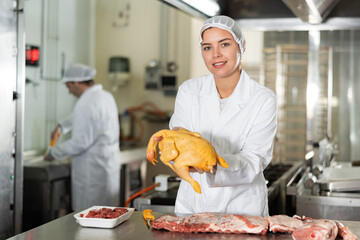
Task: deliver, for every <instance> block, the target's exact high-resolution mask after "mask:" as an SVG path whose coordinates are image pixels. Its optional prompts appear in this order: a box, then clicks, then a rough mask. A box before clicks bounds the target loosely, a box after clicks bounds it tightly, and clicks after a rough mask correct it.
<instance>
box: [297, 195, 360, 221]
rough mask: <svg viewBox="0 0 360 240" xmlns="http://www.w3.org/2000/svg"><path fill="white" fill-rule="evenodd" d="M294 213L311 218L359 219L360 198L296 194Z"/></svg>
mask: <svg viewBox="0 0 360 240" xmlns="http://www.w3.org/2000/svg"><path fill="white" fill-rule="evenodd" d="M296 214H298V215H299V216H303V215H304V216H307V217H312V218H328V219H337V220H352V221H360V199H359V198H349V197H327V196H312V195H308V194H303V195H298V196H297V197H296Z"/></svg>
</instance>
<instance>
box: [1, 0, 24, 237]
mask: <svg viewBox="0 0 360 240" xmlns="http://www.w3.org/2000/svg"><path fill="white" fill-rule="evenodd" d="M16 4H17V1H15V0H6V1H0V53H1V54H0V73H1V81H0V109H1V114H0V216H1V217H0V239H5V238H7V237H9V236H11V235H12V234H13V231H14V229H13V228H14V225H13V220H14V219H13V210H11V209H14V207H13V203H14V199H13V196H14V175H15V172H14V161H13V157H12V153H13V150H14V132H15V124H14V122H15V105H14V103H13V100H12V99H13V91H14V90H15V88H16V77H17V76H16V64H17V62H16V60H17V58H16V57H17V50H18V49H17V43H16V41H17V33H16V24H17V21H16V20H17V19H16V12H15V11H14V9H15V8H16ZM23 61H24V64H25V59H24V60H23ZM15 177H16V176H15Z"/></svg>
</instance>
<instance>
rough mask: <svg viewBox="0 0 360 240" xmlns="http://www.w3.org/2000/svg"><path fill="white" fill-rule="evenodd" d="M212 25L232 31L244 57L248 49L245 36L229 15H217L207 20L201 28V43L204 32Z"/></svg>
mask: <svg viewBox="0 0 360 240" xmlns="http://www.w3.org/2000/svg"><path fill="white" fill-rule="evenodd" d="M211 27H217V28H221V29H223V30H226V31H228V32H229V33H231V35H232V36H233V37H234V39H235V41H236V42H237V44H238V45H239V47H240V55H241V56H240V57H242V55H243V54H244V52H245V49H246V42H245V37H244V35H243V33H242V32H241V29H240V26H239V25H238V24H237V23H236V22H235V21H234V20H233V19H232V18H230V17H227V16H215V17H212V18H209V19H208V20H206V21H205V23H204V24H203V25H202V27H201V29H200V45H201V43H202V41H203V40H202V34H203V32H204V31H205V30H206V29H208V28H211Z"/></svg>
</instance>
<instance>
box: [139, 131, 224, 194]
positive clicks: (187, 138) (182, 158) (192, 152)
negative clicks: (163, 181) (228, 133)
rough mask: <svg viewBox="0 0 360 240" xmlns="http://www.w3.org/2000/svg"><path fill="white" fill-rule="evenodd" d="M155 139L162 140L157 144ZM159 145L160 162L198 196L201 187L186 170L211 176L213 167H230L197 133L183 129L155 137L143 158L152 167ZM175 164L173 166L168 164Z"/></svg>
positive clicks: (157, 133)
mask: <svg viewBox="0 0 360 240" xmlns="http://www.w3.org/2000/svg"><path fill="white" fill-rule="evenodd" d="M158 139H161V140H160V141H158ZM158 143H159V150H160V153H161V155H160V160H161V161H162V162H163V163H164V164H165V165H167V166H169V167H170V168H171V169H172V170H174V172H175V173H176V174H177V175H178V176H179V177H181V178H182V179H184V180H185V181H187V182H189V183H190V184H191V185H192V187H193V188H194V190H195V191H196V192H197V193H201V188H200V185H199V183H198V182H197V181H195V180H194V179H193V178H192V177H191V176H190V173H189V167H194V168H197V169H201V170H203V171H210V172H211V173H212V172H213V167H214V166H215V165H216V164H217V163H219V165H220V166H221V167H224V168H227V167H229V166H228V165H227V163H226V162H225V160H224V159H223V158H222V157H220V156H219V155H218V154H217V153H216V151H215V149H214V147H213V146H212V145H211V144H210V143H209V142H208V141H207V140H205V139H204V138H202V137H201V135H200V134H199V133H196V132H190V131H187V130H185V129H179V130H167V129H163V130H160V131H158V132H156V133H154V134H153V135H152V136H151V138H150V140H149V144H148V146H147V150H146V157H147V159H148V160H149V161H150V162H151V163H152V164H154V165H155V163H156V162H157V157H158V153H157V145H158ZM171 161H174V165H173V164H172V163H171Z"/></svg>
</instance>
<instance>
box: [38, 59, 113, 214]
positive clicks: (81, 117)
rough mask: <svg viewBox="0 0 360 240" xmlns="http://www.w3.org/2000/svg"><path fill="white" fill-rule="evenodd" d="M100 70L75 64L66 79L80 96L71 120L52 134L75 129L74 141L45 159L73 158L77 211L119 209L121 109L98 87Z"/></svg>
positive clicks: (56, 147) (72, 190) (70, 88)
mask: <svg viewBox="0 0 360 240" xmlns="http://www.w3.org/2000/svg"><path fill="white" fill-rule="evenodd" d="M95 74H96V70H95V69H93V68H91V67H88V66H85V65H82V64H73V65H71V66H70V67H69V68H68V69H67V71H66V73H65V77H64V79H63V82H65V84H66V87H67V88H68V89H69V93H70V94H73V95H75V96H76V97H78V101H77V103H76V105H75V107H74V111H73V116H72V118H71V120H70V121H64V122H63V123H60V124H59V125H57V126H56V127H55V129H54V131H53V132H52V134H51V138H52V140H54V138H56V135H57V132H58V131H62V132H63V133H65V132H67V131H68V130H69V129H71V138H70V139H69V140H67V141H65V142H62V143H58V144H57V145H55V147H53V148H51V149H50V150H49V152H48V153H47V154H46V155H45V156H44V159H45V160H56V159H66V158H71V159H72V162H71V186H72V189H71V193H72V208H73V210H76V211H77V210H83V209H85V208H88V207H91V206H94V205H101V206H118V205H119V190H120V176H119V175H120V156H119V154H120V149H119V120H118V109H117V106H116V102H115V100H114V97H113V96H112V95H111V94H110V93H109V92H107V91H105V90H103V89H102V85H100V84H96V85H95V84H94V77H95Z"/></svg>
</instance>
